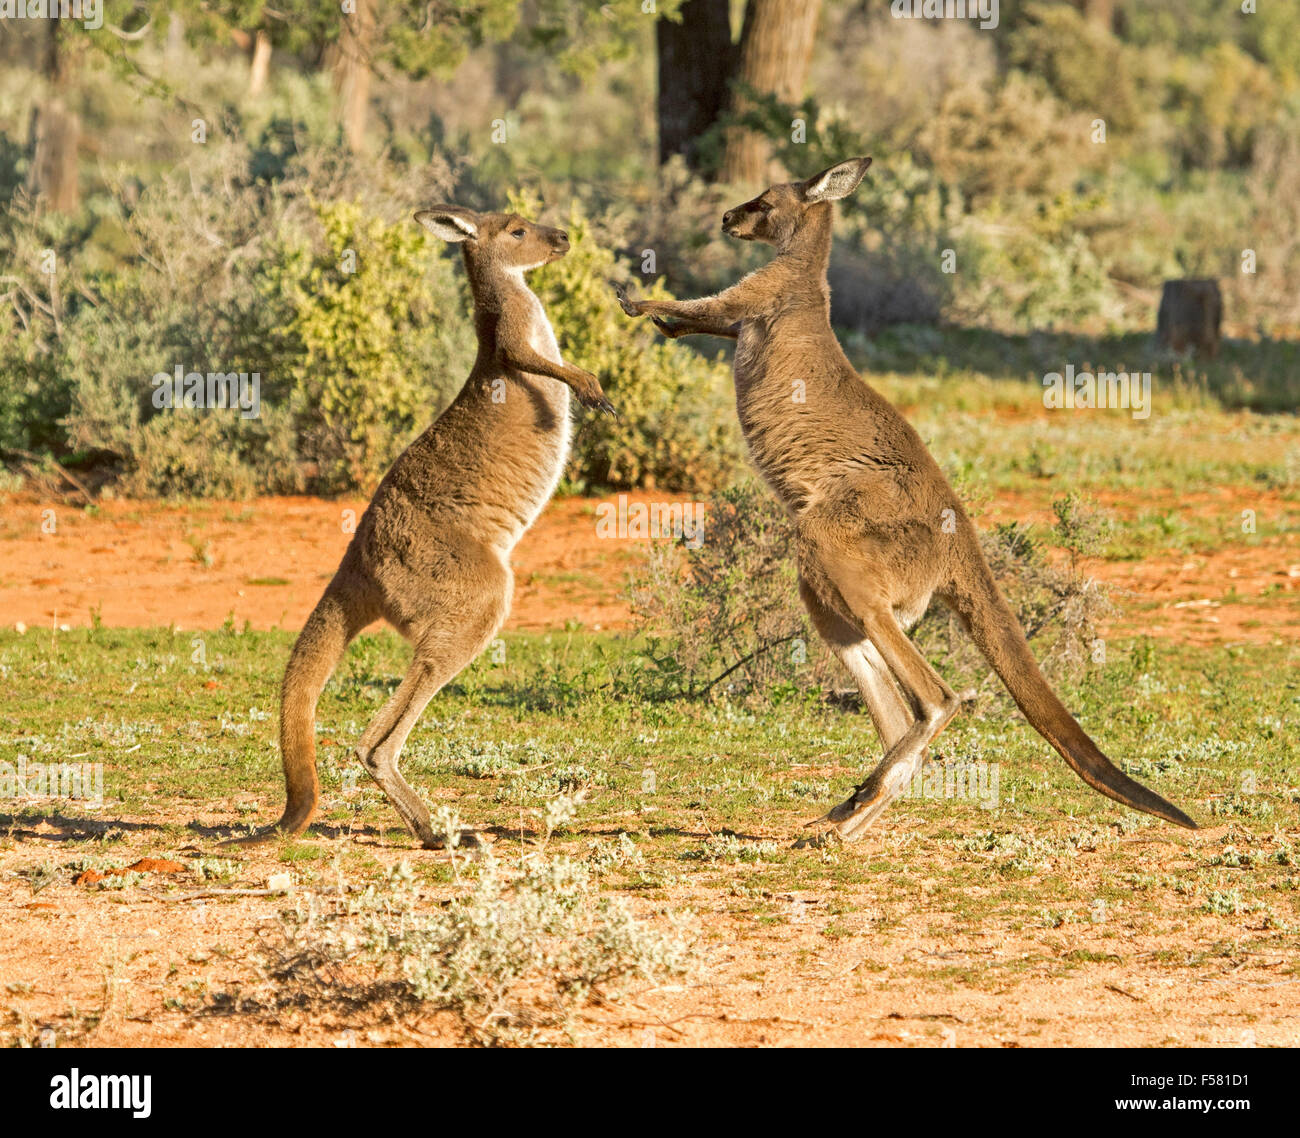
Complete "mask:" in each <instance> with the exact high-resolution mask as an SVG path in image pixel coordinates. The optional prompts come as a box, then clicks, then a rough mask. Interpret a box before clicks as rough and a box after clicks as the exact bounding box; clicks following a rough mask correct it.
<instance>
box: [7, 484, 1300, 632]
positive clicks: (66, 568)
mask: <svg viewBox="0 0 1300 1138" xmlns="http://www.w3.org/2000/svg"><path fill="white" fill-rule="evenodd" d="M1055 495H1056V492H1055V491H1054V490H1053V489H1052V487H1051V486H1050V484H1049V485H1047V486H1045V487H1044V489H1043V490H1042V491H1041V492H1038V493H1034V494H1001V495H999V496H998V497H996V498H995V499H994V500H993V501H992V502H990V503H989V504H988V505H987V506H986V507H985V509H984V510H983V511H982V516H981V518H980V521H981V523H983V524H989V523H991V522H994V521H1007V520H1012V519H1015V520H1020V521H1034V522H1041V523H1044V524H1049V523H1050V521H1051V517H1052V515H1051V510H1050V502H1051V499H1052V498H1053V497H1054V496H1055ZM1160 497H1161V496H1159V495H1153V494H1152V493H1151V492H1149V491H1144V492H1143V494H1142V496H1141V507H1140V508H1141V509H1142V510H1159V509H1162V508H1165V509H1177V510H1179V511H1183V512H1185V513H1188V514H1198V515H1206V514H1210V515H1214V516H1221V517H1222V519H1223V523H1224V524H1223V532H1225V533H1226V534H1229V535H1231V534H1232V533H1233V529H1234V522H1233V519H1235V518H1238V517H1239V516H1240V509H1241V502H1242V501H1243V500H1249V501H1250V502H1251V504H1252V508H1254V509H1256V511H1257V513H1258V516H1259V518H1260V519H1261V521H1263V520H1264V519H1266V518H1280V517H1284V516H1285V515H1286V513H1287V509H1288V504H1287V503H1286V502H1285V501H1284V500H1283V499H1282V498H1281V496H1280V495H1278V494H1276V493H1273V492H1260V491H1258V490H1255V489H1253V488H1251V489H1250V490H1249V492H1248V493H1247V492H1246V491H1245V490H1244V489H1242V488H1228V487H1224V488H1219V489H1217V490H1214V491H1210V492H1206V493H1204V494H1198V495H1194V496H1187V495H1183V496H1179V497H1174V496H1173V495H1165V496H1164V497H1165V498H1166V499H1167V501H1161V500H1160ZM614 500H615V499H614V498H609V499H586V498H564V499H557V500H556V501H554V502H552V503H551V504H550V505H549V506H548V507H547V509H546V511H545V512H544V513H543V514H542V517H541V518H540V519H539V520H538V522H537V524H536V525H535V526H534V527H533V529H532V530H530V531H529V532H528V533H527V534H526V535H525V536H524V539H523V541H522V542H520V544H519V547H518V548H517V549H516V551H515V556H514V569H515V578H516V585H515V597H514V606H513V611H512V612H511V615H510V620H509V623H508V624H507V628H514V629H546V628H563V627H564V626H565V625H566V623H569V622H578V623H581V624H582V625H585V626H586V627H588V628H596V629H599V628H621V627H626V626H627V624H628V622H629V619H630V612H629V607H628V600H627V596H626V582H627V578H628V575H629V573H630V572H631V571H633V570H634V569H635V568H636V566H637V565H638V564H639V563H640V561H641V560H642V559H643V558H644V556H645V551H646V549H647V545H648V543H647V542H645V541H638V540H629V539H614V538H607V539H601V540H598V539H597V537H596V508H597V506H598V504H599V503H600V502H601V501H610V502H612V501H614ZM629 500H630V501H631V502H651V501H655V502H665V501H686V500H688V499H686V498H684V497H682V496H672V495H665V494H648V493H637V494H632V495H630V496H629ZM1101 501H1102V504H1103V505H1104V506H1106V507H1107V508H1108V509H1110V510H1112V511H1113V512H1115V513H1116V514H1118V515H1120V516H1125V515H1126V514H1129V515H1131V514H1133V513H1136V512H1137V510H1138V507H1137V506H1135V505H1134V503H1133V501H1132V499H1131V496H1125V495H1120V494H1115V495H1102V496H1101ZM364 508H365V503H364V502H363V501H337V502H331V501H322V500H320V499H316V498H261V499H257V500H255V501H253V502H206V501H205V502H199V503H187V504H184V505H171V504H166V503H159V502H126V501H110V502H103V503H100V504H99V505H98V506H97V507H96V508H95V509H94V510H93V511H89V512H88V511H86V510H84V509H81V508H78V507H76V506H71V505H67V504H63V503H56V502H42V501H39V500H37V499H35V498H32V497H25V496H20V495H14V496H10V497H9V498H8V500H7V501H5V502H4V503H3V505H0V553H2V554H3V558H2V559H0V627H8V628H13V627H14V626H15V625H16V624H19V623H21V624H24V625H26V626H27V627H29V628H33V629H34V628H48V627H50V626H51V625H55V624H58V625H64V624H66V625H69V626H71V627H85V626H88V625H89V624H91V623H92V621H93V620H94V619H99V620H100V621H102V622H103V624H104V625H106V626H109V627H150V626H167V625H172V624H174V625H176V626H177V627H178V628H182V629H203V628H216V627H218V626H220V625H221V624H222V623H223V622H224V621H226V620H227V619H233V620H234V622H235V623H236V624H237V625H238V626H241V627H242V626H243V624H244V623H245V622H246V621H247V622H248V623H249V624H250V625H251V626H252V627H254V628H271V627H277V626H278V627H284V628H294V629H296V628H298V627H300V626H301V625H302V622H303V621H304V620H305V619H306V616H307V614H308V613H309V612H310V611H311V609H312V606H313V605H314V604H315V603H316V600H317V598H318V597H319V596H320V593H321V590H322V589H323V588H324V586H325V583H326V582H327V581H328V580H329V578H330V577H331V576H332V574H333V572H334V569H335V568H336V567H337V565H338V562H339V558H340V557H341V556H342V554H343V551H344V549H345V548H346V546H347V543H348V541H349V536H350V535H349V533H348V532H346V531H345V521H346V520H347V519H348V518H351V519H353V520H355V518H357V517H360V515H361V512H362V511H363V510H364ZM47 511H52V513H49V512H47ZM349 511H351V513H349ZM51 524H52V526H53V532H45V531H46V530H48V529H49V528H50V527H51ZM1238 528H1239V527H1238ZM1086 568H1087V569H1088V571H1089V572H1090V573H1092V574H1093V575H1094V576H1096V577H1098V578H1100V579H1101V580H1102V581H1104V582H1106V583H1108V584H1110V585H1112V586H1114V587H1115V588H1116V590H1117V595H1116V599H1117V601H1118V603H1119V606H1120V613H1119V615H1118V616H1117V618H1116V619H1115V621H1114V623H1113V625H1112V628H1111V630H1110V631H1111V632H1113V633H1117V634H1129V633H1135V632H1145V633H1147V634H1149V635H1153V636H1159V637H1168V638H1171V639H1177V640H1184V641H1189V642H1193V643H1213V642H1220V641H1269V640H1272V639H1275V638H1278V637H1281V638H1284V639H1285V638H1294V637H1295V635H1296V632H1297V629H1298V628H1300V611H1298V609H1300V606H1297V605H1296V603H1295V600H1296V597H1297V590H1298V589H1300V534H1297V533H1295V532H1290V533H1285V534H1283V535H1282V536H1278V537H1266V538H1250V539H1247V538H1245V537H1244V536H1243V537H1241V538H1238V539H1236V540H1232V539H1231V538H1229V539H1227V540H1225V543H1224V544H1222V545H1220V546H1219V547H1217V548H1215V549H1213V550H1212V551H1209V552H1202V553H1190V554H1184V553H1177V554H1170V555H1162V556H1157V557H1151V558H1148V559H1146V560H1144V561H1140V562H1131V561H1118V562H1106V561H1100V560H1094V561H1090V562H1088V563H1087V566H1086Z"/></svg>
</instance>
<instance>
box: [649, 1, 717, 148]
mask: <svg viewBox="0 0 1300 1138" xmlns="http://www.w3.org/2000/svg"><path fill="white" fill-rule="evenodd" d="M679 14H680V15H681V23H674V22H673V21H672V20H665V19H660V20H659V21H658V22H657V23H656V25H655V36H656V39H657V43H658V55H659V95H658V103H657V112H658V119H659V161H660V162H661V163H663V162H667V161H668V159H669V158H671V157H672V156H673V155H674V154H681V155H682V156H683V157H684V158H685V159H686V162H687V164H688V165H689V166H691V167H695V166H696V163H697V154H696V144H697V143H698V141H699V138H700V135H702V134H703V133H704V132H705V131H706V130H708V128H709V127H711V126H712V125H713V124H714V123H715V122H717V120H718V117H719V115H721V114H722V111H723V109H724V108H725V107H726V105H727V78H728V76H729V75H730V74H731V68H732V64H733V62H734V60H733V56H734V54H735V47H734V45H733V44H732V42H731V12H730V4H729V3H728V0H686V3H685V4H683V5H682V7H681V9H680V12H679Z"/></svg>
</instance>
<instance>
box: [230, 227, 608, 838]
mask: <svg viewBox="0 0 1300 1138" xmlns="http://www.w3.org/2000/svg"><path fill="white" fill-rule="evenodd" d="M415 219H416V220H417V221H418V222H420V224H421V225H423V226H424V227H425V228H426V229H428V230H430V231H431V232H433V233H434V234H436V235H437V236H438V237H441V238H442V239H443V240H444V241H454V242H459V243H460V244H461V246H462V249H463V252H464V257H465V271H466V273H467V274H468V275H469V282H470V287H471V290H472V292H473V297H474V327H475V330H476V331H477V333H478V356H477V358H476V359H475V361H474V368H473V370H472V371H471V372H470V374H469V379H468V380H467V381H466V383H465V386H464V387H463V388H462V389H461V392H460V394H459V395H458V396H457V397H456V399H455V401H454V402H453V403H452V404H451V406H450V407H448V408H447V410H446V411H444V412H443V413H442V415H441V416H439V418H438V419H437V420H436V421H435V422H434V424H433V425H432V426H431V427H429V429H428V430H427V431H425V432H424V434H422V435H421V436H420V437H419V438H418V439H416V440H415V442H413V443H412V444H411V445H410V446H409V447H407V449H406V450H405V451H404V452H403V453H402V455H401V456H400V457H399V458H398V460H397V461H396V462H395V463H393V468H392V469H391V470H390V471H389V472H388V473H387V474H386V475H385V476H384V480H383V481H382V482H381V483H380V484H379V488H378V489H377V490H376V491H375V496H374V498H373V499H372V500H371V502H370V506H369V507H368V508H367V509H366V512H365V514H363V515H362V518H361V521H360V523H359V524H358V526H357V532H356V535H355V536H354V537H353V539H352V542H351V544H349V545H348V548H347V552H346V553H344V555H343V561H342V563H341V564H340V565H339V569H338V572H337V573H335V575H334V579H333V580H332V581H330V583H329V585H327V586H326V588H325V594H324V595H323V596H322V597H321V599H320V602H319V603H318V604H317V605H316V608H315V610H314V611H313V612H312V614H311V616H310V617H308V618H307V623H306V625H304V627H303V630H302V632H301V634H300V635H299V637H298V641H297V643H296V644H295V645H294V648H293V654H292V655H291V656H290V658H289V666H288V668H287V669H286V670H285V673H284V684H283V688H282V691H281V704H280V751H281V757H282V759H283V762H284V780H285V786H286V788H287V799H288V801H287V803H286V805H285V808H284V815H283V817H282V818H281V819H280V821H279V822H278V823H276V824H275V825H274V826H270V827H268V828H266V829H264V830H261V831H259V832H258V833H256V834H253V835H251V836H250V837H247V838H243V839H239V840H238V841H237V842H236V843H233V844H251V843H255V842H260V841H265V840H267V839H268V838H271V837H274V836H276V835H278V834H297V833H301V832H302V831H303V830H304V829H306V827H307V824H308V823H309V822H310V821H311V820H312V817H313V816H314V815H315V813H316V805H317V801H318V799H319V797H320V787H319V784H318V783H317V780H316V735H315V715H316V700H317V697H318V696H319V695H320V693H321V690H322V689H323V688H324V686H325V683H326V681H327V680H328V679H329V677H330V674H331V673H332V672H333V671H334V668H335V666H336V665H337V663H338V661H339V659H340V657H341V656H342V655H343V652H344V650H345V649H346V648H347V646H348V644H349V643H350V642H351V640H352V639H353V637H355V636H356V635H357V633H358V632H360V631H361V630H362V629H363V628H365V627H366V625H368V624H370V623H371V622H372V621H375V620H378V619H379V618H381V617H382V618H383V619H384V620H386V621H388V623H389V624H391V625H392V626H393V627H394V628H396V629H397V631H398V632H400V633H401V634H402V635H403V636H405V637H406V638H407V639H408V640H410V641H411V642H412V644H413V645H414V647H415V656H414V659H413V660H412V661H411V668H410V671H408V672H407V673H406V677H405V679H403V680H402V682H401V684H400V685H399V686H398V688H397V691H395V692H394V693H393V696H392V698H391V699H389V701H388V702H387V703H386V704H385V705H384V706H383V708H381V709H380V711H379V714H378V715H377V716H375V719H374V721H373V722H372V723H371V724H370V726H369V727H367V728H366V731H365V733H364V734H363V735H362V736H361V740H360V742H358V743H357V746H356V750H355V752H354V755H355V757H356V758H357V759H358V760H359V761H360V762H361V763H362V765H364V766H365V768H366V770H368V771H369V772H370V774H371V775H373V776H374V779H375V781H376V782H377V783H379V785H380V787H381V788H382V789H383V792H384V793H385V794H386V795H387V796H388V800H389V801H390V802H391V803H392V804H393V806H394V807H395V808H396V810H397V812H398V814H400V815H401V816H402V821H403V822H405V823H406V824H407V826H409V827H410V829H411V832H412V833H414V834H415V836H416V837H417V838H419V839H420V841H421V843H423V845H424V846H425V848H429V849H431V848H435V847H436V846H437V845H438V844H439V839H438V837H437V836H436V835H435V834H434V832H433V827H432V826H431V825H430V822H429V811H428V809H427V808H426V807H425V805H424V803H423V802H421V801H420V798H419V796H418V795H417V794H416V793H415V791H414V790H412V789H411V787H410V786H409V785H407V782H406V780H405V779H404V778H402V776H401V774H400V773H399V772H398V769H397V757H398V754H399V753H400V752H401V749H402V744H403V743H405V742H406V737H407V735H409V734H410V732H411V728H412V727H414V726H415V722H416V720H417V719H419V717H420V713H421V712H422V711H423V710H424V708H425V706H426V705H427V704H428V702H429V700H430V699H432V698H433V696H434V694H435V693H436V692H437V691H438V690H439V689H440V688H441V687H442V686H443V685H444V684H445V683H447V681H448V680H450V679H451V678H452V677H453V676H455V675H456V674H457V673H458V672H459V671H460V670H461V669H462V668H464V667H465V666H466V665H467V664H468V663H469V662H470V661H471V660H473V659H474V657H475V656H477V655H478V654H479V653H480V652H481V651H482V650H483V649H484V648H485V647H486V646H487V645H488V643H489V642H490V641H491V640H492V638H493V637H494V636H495V635H496V633H497V630H498V629H499V628H500V627H501V625H502V623H503V622H504V621H505V618H506V614H507V613H508V612H509V609H510V596H511V591H512V589H513V587H514V578H513V576H512V574H511V572H510V552H511V550H512V549H514V547H515V544H516V543H517V542H518V541H519V538H520V536H521V535H522V534H523V532H524V531H525V530H526V529H527V528H528V527H529V526H530V525H531V524H532V523H533V520H534V519H535V518H536V517H537V515H538V513H540V511H541V509H542V507H543V506H544V505H545V504H546V502H547V500H548V499H549V498H550V496H551V492H552V491H553V490H554V489H555V484H556V482H557V481H558V480H559V477H560V472H561V470H562V469H563V466H564V461H565V458H566V457H567V455H568V450H569V388H572V389H573V391H574V393H575V394H576V395H577V397H578V400H579V401H580V402H581V403H582V404H583V405H584V406H587V407H595V408H599V409H600V410H602V411H605V412H612V411H613V408H612V407H611V406H610V404H609V402H608V400H606V398H605V393H604V392H603V391H602V390H601V387H600V383H599V382H598V381H597V379H596V377H595V376H594V375H591V374H590V373H588V372H585V371H583V370H582V369H581V368H577V367H574V366H573V365H572V364H567V363H565V362H564V361H563V360H562V359H561V358H560V350H559V348H558V347H557V346H556V342H555V333H554V332H553V331H552V329H551V325H550V323H549V322H548V321H547V319H546V313H545V312H544V311H543V310H542V305H541V302H540V301H539V300H538V299H537V297H536V296H535V295H533V293H532V291H531V290H530V289H529V288H528V286H527V285H526V284H525V283H524V273H525V272H527V271H528V270H529V269H535V268H538V267H539V266H541V265H545V264H548V263H549V262H551V261H554V260H558V259H559V258H560V257H563V256H564V254H565V253H567V252H568V249H569V238H568V234H566V233H564V232H563V231H562V230H559V229H550V228H547V227H546V226H541V225H534V224H533V223H532V222H529V221H525V220H524V219H523V218H521V217H519V216H518V215H516V214H513V213H483V214H480V213H474V212H473V211H471V210H468V209H461V208H460V207H458V206H435V207H434V208H432V209H427V210H421V211H420V212H419V213H417V214H416V215H415ZM557 381H558V382H557Z"/></svg>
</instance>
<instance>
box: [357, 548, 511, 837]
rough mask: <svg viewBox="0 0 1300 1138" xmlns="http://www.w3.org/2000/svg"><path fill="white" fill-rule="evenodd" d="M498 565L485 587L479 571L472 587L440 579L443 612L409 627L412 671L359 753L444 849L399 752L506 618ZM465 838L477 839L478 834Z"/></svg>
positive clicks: (506, 597)
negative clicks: (428, 710) (431, 706)
mask: <svg viewBox="0 0 1300 1138" xmlns="http://www.w3.org/2000/svg"><path fill="white" fill-rule="evenodd" d="M496 566H497V570H498V571H497V572H495V573H492V574H490V576H491V577H492V578H495V581H494V583H493V585H492V586H491V587H485V581H484V579H483V578H484V574H481V573H480V574H475V580H474V581H473V583H472V587H471V585H470V583H469V582H467V583H466V587H465V588H463V589H458V588H455V587H454V585H453V587H449V585H452V583H450V582H447V581H445V580H444V581H442V582H439V585H440V588H439V590H438V593H437V594H436V595H435V596H434V597H431V598H430V600H431V603H432V604H434V605H436V606H437V611H436V612H435V613H434V614H432V616H430V617H428V618H426V620H425V621H424V622H422V624H421V625H419V626H418V627H409V628H408V629H406V631H407V634H408V635H409V637H410V639H411V640H412V641H413V643H414V646H415V655H414V658H413V659H412V661H411V666H410V668H409V670H408V671H407V673H406V676H405V677H404V678H403V680H402V682H401V683H400V684H399V685H398V687H397V690H396V691H395V692H394V693H393V694H392V696H391V697H390V698H389V700H388V702H387V703H386V704H384V706H383V707H382V708H380V710H379V714H378V715H376V716H375V718H374V720H373V721H372V722H371V723H370V725H369V726H368V727H367V728H366V730H365V732H364V733H363V734H362V736H361V739H360V740H359V741H358V743H357V745H356V748H355V750H354V752H353V756H354V758H356V759H357V760H358V761H359V762H360V763H361V765H362V766H364V767H365V768H366V770H367V771H368V772H369V774H370V776H371V777H372V778H373V779H374V780H375V782H377V783H378V784H379V788H380V789H381V790H382V791H383V792H384V794H385V796H386V797H387V798H388V801H389V802H390V803H392V805H393V808H394V809H395V810H396V811H397V813H398V814H399V815H400V817H401V819H402V821H403V822H405V823H406V826H407V828H408V829H409V830H410V831H411V833H413V834H414V835H415V836H416V837H417V838H418V839H419V840H420V844H421V845H423V846H424V848H425V849H438V848H441V846H442V839H441V838H440V837H439V836H438V835H437V834H435V833H434V829H433V824H432V821H431V820H430V817H429V808H428V807H427V806H425V804H424V802H423V801H422V800H421V798H420V796H419V795H418V794H417V793H416V792H415V790H414V789H412V787H411V786H410V784H409V783H408V782H407V781H406V779H405V778H403V777H402V773H401V771H400V770H398V766H397V761H398V757H399V756H400V754H401V751H402V747H403V745H404V744H405V743H406V739H407V736H409V735H410V733H411V730H412V729H413V728H414V727H415V724H416V722H417V721H418V720H419V718H420V715H421V714H422V713H423V711H424V709H425V708H426V707H427V706H428V704H429V701H430V700H431V699H432V698H433V697H434V696H435V695H437V693H438V692H439V691H440V690H441V689H442V688H443V686H444V685H446V684H447V683H448V682H449V681H451V680H452V679H454V678H455V676H456V675H457V674H459V673H460V672H461V671H463V670H464V669H465V668H466V667H467V666H468V665H469V664H470V663H471V662H472V661H473V660H474V658H475V657H476V656H477V655H478V654H479V653H480V652H482V651H483V649H484V648H486V647H487V646H488V644H489V643H490V642H491V640H492V638H493V637H494V636H495V635H496V634H497V630H498V629H500V627H501V625H502V624H503V623H504V622H505V618H506V614H507V612H508V611H509V607H510V574H509V570H507V569H506V568H505V566H504V565H500V563H499V562H497V563H496ZM462 841H463V842H464V843H465V844H467V845H470V844H477V839H475V838H474V836H473V835H472V834H468V835H465V836H463V837H462Z"/></svg>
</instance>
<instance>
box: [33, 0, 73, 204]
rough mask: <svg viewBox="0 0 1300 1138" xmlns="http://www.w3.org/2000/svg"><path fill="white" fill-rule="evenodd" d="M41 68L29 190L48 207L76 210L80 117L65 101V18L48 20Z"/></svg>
mask: <svg viewBox="0 0 1300 1138" xmlns="http://www.w3.org/2000/svg"><path fill="white" fill-rule="evenodd" d="M45 25H46V26H45V43H44V46H43V50H42V56H41V71H42V73H43V75H44V77H45V82H46V85H47V94H46V97H45V98H44V99H43V100H41V101H40V102H39V103H38V104H37V105H36V107H35V108H34V110H33V111H32V149H33V157H32V166H31V171H30V174H29V175H28V189H29V190H30V191H31V193H32V195H33V196H34V197H36V198H37V199H38V200H39V201H40V203H41V205H42V206H43V207H44V208H45V209H49V210H55V211H57V212H59V213H73V212H75V211H76V209H77V207H78V206H79V205H80V204H81V188H80V185H79V183H78V181H77V155H78V148H79V145H80V141H81V120H80V119H79V118H78V117H77V115H76V114H75V113H74V112H73V111H71V110H69V109H68V106H67V104H66V102H65V99H66V95H67V86H68V74H69V71H70V68H69V66H68V60H67V58H66V56H67V53H68V50H69V48H68V45H67V43H66V42H65V35H64V30H63V21H62V20H46V21H45Z"/></svg>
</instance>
